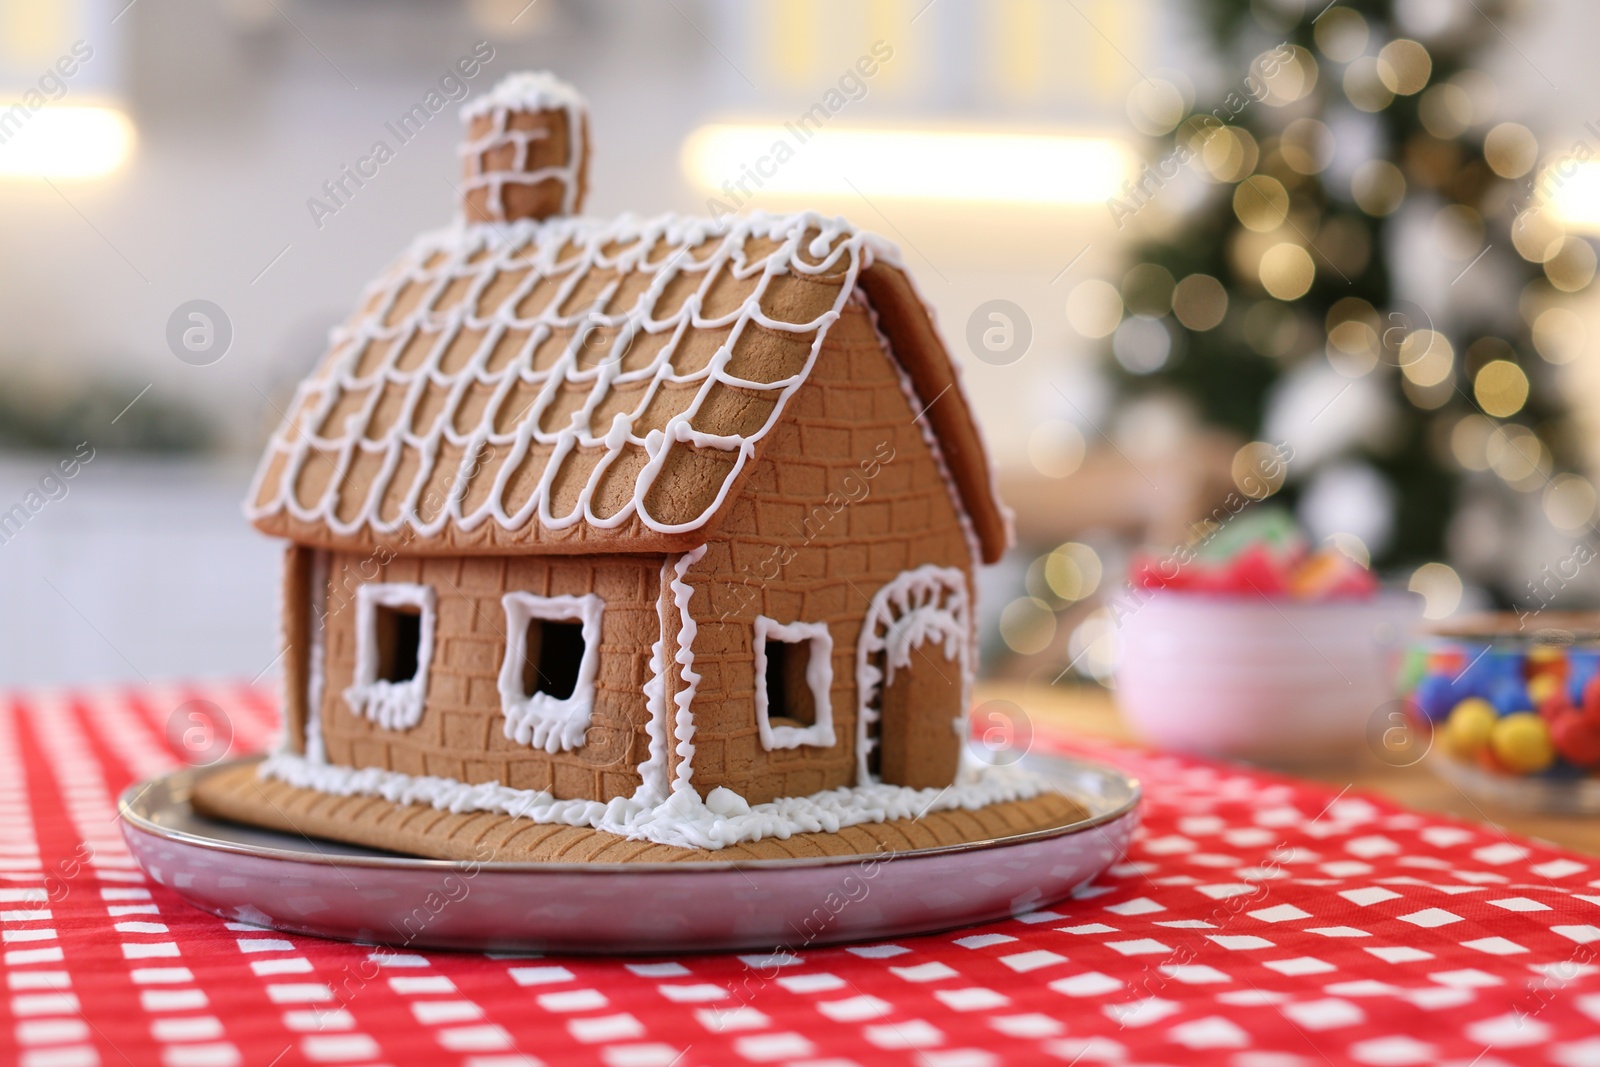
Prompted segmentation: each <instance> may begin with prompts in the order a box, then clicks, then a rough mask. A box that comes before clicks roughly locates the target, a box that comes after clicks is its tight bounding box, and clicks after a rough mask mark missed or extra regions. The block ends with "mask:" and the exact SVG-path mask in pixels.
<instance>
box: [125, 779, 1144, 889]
mask: <svg viewBox="0 0 1600 1067" xmlns="http://www.w3.org/2000/svg"><path fill="white" fill-rule="evenodd" d="M264 758H265V756H264V755H258V756H248V757H244V758H241V759H232V760H220V761H218V762H216V763H211V764H207V765H205V766H203V767H180V768H177V769H176V770H172V771H168V772H167V773H166V774H160V775H156V776H155V777H153V778H148V779H145V780H144V781H141V782H135V783H133V784H131V785H129V786H128V787H127V788H125V789H124V790H123V791H122V793H121V794H120V795H119V796H118V797H117V816H118V818H119V819H120V821H121V822H122V823H123V833H124V834H127V833H132V832H138V833H140V834H143V835H145V836H147V837H153V838H156V839H158V840H161V841H166V842H170V843H173V844H179V845H186V846H188V847H191V848H201V849H205V850H207V851H210V852H223V853H229V854H233V855H243V856H252V857H255V858H257V859H262V860H268V861H271V862H276V863H297V864H304V863H309V864H316V865H319V866H331V867H363V868H372V869H377V870H396V871H414V872H418V873H427V872H429V871H438V872H441V873H442V872H459V871H461V870H463V869H466V868H472V869H474V870H476V871H479V872H485V873H495V874H594V875H599V874H608V875H622V874H665V873H668V872H675V873H679V874H706V873H715V872H721V873H727V872H728V871H730V870H740V871H748V870H758V871H759V870H783V871H792V870H797V869H804V868H826V867H840V866H848V865H859V864H860V863H861V862H862V861H864V860H879V861H880V862H888V861H891V860H894V861H898V860H907V859H924V858H931V857H937V856H941V855H950V854H954V853H967V852H980V851H986V850H989V849H996V848H1011V847H1015V846H1018V845H1026V844H1032V843H1035V842H1040V841H1048V840H1052V839H1054V838H1058V837H1069V836H1073V835H1076V834H1082V833H1087V832H1089V831H1091V830H1096V829H1100V828H1102V827H1105V826H1108V825H1110V824H1112V823H1115V822H1118V821H1120V820H1122V819H1125V818H1127V817H1128V816H1130V815H1133V814H1136V813H1137V812H1138V810H1139V805H1140V803H1141V802H1142V801H1143V800H1144V783H1143V782H1141V781H1140V780H1139V779H1138V778H1137V777H1135V776H1134V775H1132V774H1130V773H1129V772H1127V771H1125V770H1123V769H1122V768H1121V767H1116V766H1113V765H1112V764H1109V763H1103V762H1101V761H1100V760H1094V759H1087V758H1083V757H1079V756H1065V755H1056V754H1050V755H1049V756H1048V757H1045V758H1048V759H1049V760H1050V761H1052V762H1055V763H1062V764H1066V765H1068V766H1073V767H1080V768H1085V769H1088V770H1090V771H1093V772H1095V773H1099V774H1102V775H1107V776H1110V777H1114V778H1117V779H1120V780H1121V782H1122V783H1123V784H1124V785H1125V786H1126V788H1127V790H1128V799H1127V800H1126V801H1124V802H1123V803H1121V804H1118V805H1117V806H1116V807H1114V808H1113V809H1111V810H1109V811H1106V812H1103V813H1101V814H1100V815H1095V816H1091V817H1090V818H1087V819H1081V820H1079V821H1077V822H1072V823H1067V824H1065V825H1063V826H1053V827H1050V828H1048V829H1044V830H1030V831H1027V832H1026V833H1020V834H1012V835H1008V836H1005V837H992V838H985V839H984V840H981V841H970V842H963V843H961V844H955V845H937V846H934V847H932V848H919V849H908V850H904V851H896V852H853V853H850V854H849V855H843V856H801V857H795V858H792V859H757V860H685V861H683V862H680V863H541V862H538V861H536V860H518V861H507V862H495V861H479V860H444V859H430V858H427V857H423V856H406V855H393V856H385V855H373V856H359V855H358V856H336V855H330V854H328V853H325V852H322V851H320V850H317V851H312V852H299V851H295V850H292V849H285V848H277V847H275V846H272V845H246V844H241V843H238V842H233V841H225V840H222V839H220V838H215V837H207V836H205V835H202V834H196V833H191V832H190V831H188V830H180V829H176V828H174V827H169V826H163V825H161V824H160V823H157V822H155V821H153V820H151V819H150V818H148V817H147V816H145V815H144V814H143V813H142V812H141V811H140V809H139V808H138V803H139V801H140V800H141V799H142V798H143V797H144V796H146V795H147V794H149V793H150V792H151V791H152V790H154V789H156V788H157V787H161V788H162V789H163V790H164V791H165V792H166V793H167V794H169V795H174V794H178V792H179V790H180V789H184V788H188V789H192V783H193V782H195V781H197V780H198V779H200V778H201V777H203V776H204V775H206V774H209V773H215V772H218V771H221V770H223V769H224V768H227V767H234V766H239V765H241V764H246V763H256V762H260V761H261V760H262V759H264ZM180 802H181V803H183V804H185V805H189V806H190V807H191V810H192V804H191V803H190V801H189V799H188V797H187V796H183V798H182V800H181V801H180ZM267 832H273V831H267ZM285 836H287V835H285ZM306 840H307V841H308V842H309V844H310V847H311V848H312V849H315V848H316V844H315V839H310V838H308V839H306Z"/></svg>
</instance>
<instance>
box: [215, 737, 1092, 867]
mask: <svg viewBox="0 0 1600 1067" xmlns="http://www.w3.org/2000/svg"><path fill="white" fill-rule="evenodd" d="M193 803H194V806H195V810H196V811H198V812H200V813H201V814H203V815H206V816H208V817H211V818H214V819H222V820H227V821H232V822H239V823H245V824H247V825H250V826H259V827H263V828H265V829H268V830H276V831H279V832H281V833H289V834H300V835H303V836H306V837H313V838H327V839H331V840H334V841H343V842H345V843H346V844H352V845H362V846H365V847H367V848H377V849H383V850H384V851H387V852H398V853H402V854H405V855H410V856H422V857H427V858H430V859H441V860H457V861H461V862H476V863H604V864H611V863H685V862H713V863H715V862H721V863H735V862H741V861H745V860H792V859H817V858H824V857H836V856H875V855H881V854H883V853H893V852H909V851H914V850H917V849H929V848H943V847H949V846H954V845H967V844H974V843H977V842H982V841H992V840H996V839H1000V838H1006V837H1014V836H1016V835H1019V834H1028V833H1035V832H1038V831H1041V830H1052V829H1056V828H1059V827H1062V826H1068V825H1071V824H1073V823H1077V822H1082V821H1083V820H1084V819H1086V818H1088V812H1087V811H1086V810H1085V809H1084V807H1083V806H1082V805H1081V804H1079V803H1078V802H1077V801H1076V800H1073V799H1071V798H1070V797H1067V796H1065V795H1063V794H1061V793H1058V792H1046V793H1042V794H1040V795H1039V796H1036V797H1032V798H1030V799H1027V800H1016V801H1011V802H1008V803H1001V804H993V805H990V806H989V807H986V808H981V809H979V810H977V811H960V810H956V811H936V812H929V813H927V814H926V815H924V816H922V817H921V818H918V819H899V820H894V821H891V822H883V823H866V824H863V825H860V826H850V827H846V828H844V829H842V830H840V831H839V832H838V833H833V834H826V833H812V834H795V835H793V836H791V837H788V838H783V839H779V838H766V839H764V840H761V841H754V842H747V843H741V844H736V845H729V846H727V847H726V848H721V849H718V850H716V851H710V850H706V849H694V848H678V847H675V846H672V845H662V844H656V843H654V842H651V841H633V840H629V839H627V838H624V837H619V836H617V835H616V834H611V833H606V832H605V831H602V830H593V829H590V828H588V827H585V826H562V825H551V824H541V823H535V822H531V821H529V820H527V819H518V818H515V817H513V816H510V815H503V814H498V813H493V812H463V813H460V814H454V813H451V812H448V811H441V810H439V809H437V808H432V807H426V806H423V805H420V804H397V803H394V802H392V801H388V800H382V799H377V798H372V797H359V796H356V797H339V796H330V795H328V794H326V793H319V792H317V791H315V790H312V789H302V788H300V787H298V786H293V785H289V784H287V783H285V782H281V781H277V780H274V779H265V778H261V777H260V776H258V775H257V773H256V763H255V761H248V762H242V763H238V764H233V765H230V766H227V767H224V768H222V769H219V770H216V771H214V772H212V773H210V774H207V775H205V776H203V777H201V778H200V779H199V780H198V781H197V782H196V783H195V786H194V798H193Z"/></svg>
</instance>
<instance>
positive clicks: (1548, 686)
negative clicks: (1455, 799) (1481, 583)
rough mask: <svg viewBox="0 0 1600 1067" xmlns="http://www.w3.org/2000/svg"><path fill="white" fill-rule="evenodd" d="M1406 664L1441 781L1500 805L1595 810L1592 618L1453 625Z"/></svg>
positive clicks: (1596, 691)
mask: <svg viewBox="0 0 1600 1067" xmlns="http://www.w3.org/2000/svg"><path fill="white" fill-rule="evenodd" d="M1408 667H1409V670H1408V672H1407V673H1408V675H1409V681H1410V682H1411V684H1410V685H1408V686H1407V689H1408V691H1409V696H1408V701H1409V704H1410V706H1411V708H1412V709H1413V712H1414V714H1416V715H1419V716H1420V717H1421V718H1422V719H1423V725H1424V728H1425V729H1429V728H1431V730H1432V745H1431V747H1430V749H1429V753H1428V758H1429V762H1430V765H1431V766H1432V767H1433V768H1434V770H1436V771H1437V772H1438V773H1439V774H1440V775H1442V776H1443V777H1444V778H1446V779H1448V780H1450V781H1452V782H1454V783H1455V784H1456V785H1457V786H1459V787H1460V788H1461V789H1462V790H1463V791H1464V792H1466V793H1468V794H1470V795H1472V796H1475V797H1478V798H1481V799H1483V800H1486V801H1489V802H1491V803H1495V804H1499V805H1501V806H1503V807H1507V808H1516V809H1520V810H1525V811H1549V812H1589V813H1593V812H1600V614H1578V613H1560V614H1558V613H1554V612H1548V613H1545V614H1543V615H1540V616H1539V617H1538V619H1537V620H1536V625H1525V624H1524V620H1521V619H1519V618H1518V616H1516V615H1482V616H1475V617H1472V618H1467V619H1463V620H1460V621H1454V622H1451V623H1450V624H1448V625H1444V626H1440V627H1435V628H1434V629H1433V630H1432V631H1431V634H1430V636H1429V637H1428V638H1427V639H1426V640H1425V642H1424V643H1423V646H1422V648H1421V649H1420V650H1419V651H1418V652H1417V654H1416V655H1415V656H1414V658H1413V660H1412V662H1411V663H1410V664H1409V665H1408Z"/></svg>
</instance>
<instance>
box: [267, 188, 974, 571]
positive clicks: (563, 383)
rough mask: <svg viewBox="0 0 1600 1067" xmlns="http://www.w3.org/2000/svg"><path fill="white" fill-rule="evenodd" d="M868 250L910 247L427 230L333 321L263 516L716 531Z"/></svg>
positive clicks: (390, 535)
mask: <svg viewBox="0 0 1600 1067" xmlns="http://www.w3.org/2000/svg"><path fill="white" fill-rule="evenodd" d="M875 263H883V264H885V265H891V266H894V267H897V268H898V267H899V253H898V250H897V249H896V248H895V247H894V245H892V244H891V243H889V242H887V241H885V240H883V239H882V238H879V237H877V236H875V235H872V234H870V233H867V232H866V231H863V230H859V229H857V228H856V227H854V226H852V225H850V224H849V223H848V222H846V221H845V220H843V219H840V218H827V217H824V216H822V215H819V214H816V213H814V212H801V213H796V214H784V215H769V214H758V215H752V216H746V217H730V218H722V219H710V218H703V217H693V216H681V215H670V214H669V215H658V216H653V217H640V216H635V215H622V216H619V217H617V218H613V219H610V220H600V219H593V218H581V217H577V218H574V217H555V218H550V219H546V220H542V221H537V220H519V221H515V222H510V223H495V224H482V223H469V222H457V223H456V224H454V225H452V226H448V227H445V228H443V229H440V230H435V231H432V232H429V233H425V234H422V235H420V236H419V237H418V238H416V239H415V240H414V241H413V243H412V245H411V247H410V248H409V249H408V250H407V252H406V253H404V254H403V255H402V256H401V257H400V260H399V261H398V262H397V263H396V264H395V266H394V267H392V268H391V269H390V270H388V271H386V272H385V274H384V275H383V277H381V278H380V279H379V280H378V281H377V282H375V283H373V284H372V285H371V286H369V287H368V288H367V290H366V293H365V295H364V298H363V301H362V306H361V309H360V310H359V311H358V312H357V314H356V315H355V316H354V317H353V318H352V320H351V321H350V322H348V323H346V324H345V325H344V326H341V327H339V328H336V329H335V330H333V331H332V332H331V334H330V342H331V343H330V349H329V352H328V354H327V355H326V356H325V357H324V359H323V361H322V363H321V365H319V367H318V368H317V370H316V371H315V372H314V373H313V374H311V375H310V376H309V377H307V378H306V379H305V381H304V382H302V384H301V386H300V388H299V390H298V391H297V393H296V396H295V400H294V402H293V404H292V406H291V409H290V414H289V415H288V417H286V418H285V420H284V422H283V424H282V425H281V426H280V427H279V428H278V431H277V432H276V433H275V434H274V435H273V438H272V441H271V442H270V443H269V446H268V448H267V450H266V453H265V455H264V456H263V459H262V462H261V465H260V467H259V469H258V472H257V475H256V478H255V480H254V483H253V485H252V488H251V491H250V495H249V498H248V499H247V502H246V506H245V512H246V515H247V516H248V517H249V518H250V519H251V520H252V521H254V522H255V523H256V524H257V525H258V526H259V527H261V528H262V529H264V530H267V531H268V532H272V533H278V534H282V535H285V536H292V537H297V538H299V539H302V540H313V541H320V542H340V541H349V540H356V541H362V540H365V541H367V542H372V541H379V540H391V539H395V538H397V537H405V538H407V539H410V538H421V539H424V540H428V539H435V538H442V539H444V540H449V541H457V542H459V541H471V540H473V538H474V536H475V535H477V536H478V537H479V539H480V540H481V536H482V533H483V532H484V531H485V530H487V532H488V534H489V535H490V538H491V539H492V540H494V541H496V542H497V543H498V544H500V546H501V547H502V548H504V547H508V545H507V542H508V541H517V540H518V539H516V538H507V537H501V536H497V535H495V533H494V531H493V530H491V529H488V528H490V527H498V529H499V530H500V531H504V532H505V533H507V534H509V533H512V532H513V531H525V530H529V528H530V527H532V528H535V530H534V531H533V532H535V533H537V534H538V536H530V537H528V538H527V539H526V541H527V545H526V547H527V548H529V549H536V548H537V547H538V546H539V545H544V546H545V547H546V549H547V550H548V548H549V545H548V540H549V538H548V537H546V536H545V535H552V536H555V537H566V538H569V539H572V538H576V539H577V540H580V541H582V542H583V545H584V547H586V548H588V549H594V550H603V549H605V548H608V547H609V548H610V549H611V550H621V549H622V548H623V547H624V546H623V545H621V544H612V545H606V544H604V542H606V541H611V542H616V541H618V540H619V539H620V540H622V541H628V540H631V541H633V542H635V543H637V542H638V541H640V539H641V538H642V539H644V540H649V539H650V538H651V537H652V536H654V537H655V538H656V539H657V540H660V539H661V538H671V537H674V536H677V535H686V534H691V533H696V532H698V533H700V534H701V535H702V536H703V535H704V533H705V531H706V530H707V528H708V523H709V522H710V521H711V520H712V518H713V517H714V516H716V515H717V514H719V512H720V511H721V510H722V508H723V505H724V504H725V503H726V502H727V501H728V500H729V499H730V494H732V493H733V492H734V490H735V488H736V487H737V485H738V484H739V483H740V482H741V475H742V473H743V472H744V471H745V470H746V469H748V467H749V466H750V464H751V463H752V462H753V461H754V460H755V459H756V458H757V457H758V453H759V450H760V445H761V443H762V441H763V440H764V439H765V438H766V436H767V434H768V432H769V431H770V430H771V428H772V427H773V426H775V425H776V424H777V422H778V421H779V420H780V419H781V418H782V417H783V413H784V410H785V408H786V406H787V403H788V400H789V399H790V397H792V396H793V394H794V393H795V392H796V391H797V390H798V389H799V388H800V386H801V385H803V384H804V382H805V381H806V379H807V377H808V376H809V374H810V370H811V368H812V366H813V365H814V362H815V360H816V358H817V356H818V354H819V353H820V351H821V349H822V345H823V341H824V339H825V337H826V334H827V331H828V329H829V327H831V325H832V324H833V323H834V322H835V321H836V320H837V319H838V317H839V314H840V312H841V310H842V309H843V306H844V304H845V303H846V302H847V301H848V300H849V299H850V297H851V294H852V293H853V292H855V291H856V290H857V289H858V287H859V285H860V280H861V275H862V272H863V271H864V270H866V269H868V268H870V267H871V266H873V265H874V264H875ZM897 273H901V271H898V270H897ZM919 303H920V300H919ZM922 311H923V313H924V314H926V309H925V308H923V309H922ZM936 343H937V342H936ZM774 353H776V355H775V354H774ZM940 355H941V356H942V357H943V358H944V359H945V361H946V362H948V357H947V356H945V355H944V353H943V351H942V347H941V349H940ZM963 405H964V401H963ZM979 447H980V448H981V445H980V446H979ZM985 480H987V479H985ZM991 489H992V484H991V485H989V486H985V490H986V491H989V490H991ZM968 496H970V494H968V493H965V492H964V493H963V497H964V499H965V498H967V497H968ZM991 499H992V498H991ZM967 503H968V505H969V508H970V506H971V500H970V499H968V500H967ZM995 507H998V504H995ZM607 531H611V533H610V535H609V536H607V534H606V532H607ZM986 540H988V539H986ZM535 542H537V544H536V543H535ZM989 547H990V546H988V545H987V544H986V551H985V555H986V556H987V555H993V554H997V553H996V552H992V551H989V550H988V549H989ZM566 550H568V551H571V550H574V549H573V547H570V546H569V547H568V548H567V549H566Z"/></svg>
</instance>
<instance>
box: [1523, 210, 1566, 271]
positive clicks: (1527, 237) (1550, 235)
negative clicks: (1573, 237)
mask: <svg viewBox="0 0 1600 1067" xmlns="http://www.w3.org/2000/svg"><path fill="white" fill-rule="evenodd" d="M1566 240H1567V233H1566V231H1565V230H1564V229H1562V227H1561V223H1560V222H1559V221H1558V220H1557V219H1556V217H1555V214H1554V213H1553V212H1550V211H1545V210H1542V209H1540V208H1530V209H1529V210H1527V211H1524V212H1523V213H1522V214H1520V215H1518V216H1517V217H1516V219H1515V220H1514V221H1513V222H1512V223H1511V244H1512V246H1513V247H1515V248H1516V250H1517V254H1518V255H1519V256H1521V257H1522V258H1523V259H1525V260H1527V261H1528V262H1529V263H1543V262H1545V261H1546V260H1548V259H1549V258H1550V257H1551V256H1554V255H1555V254H1556V253H1558V252H1560V251H1561V246H1562V245H1563V244H1564V243H1565V242H1566Z"/></svg>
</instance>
